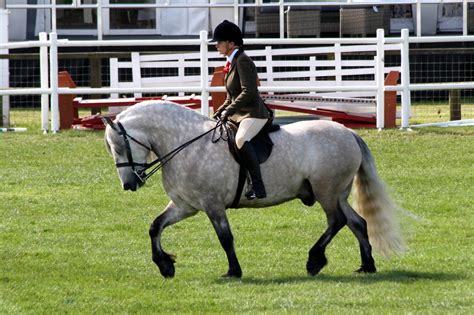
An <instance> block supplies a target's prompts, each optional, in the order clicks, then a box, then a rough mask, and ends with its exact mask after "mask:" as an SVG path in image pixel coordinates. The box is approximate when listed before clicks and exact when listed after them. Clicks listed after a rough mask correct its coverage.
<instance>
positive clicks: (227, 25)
mask: <svg viewBox="0 0 474 315" xmlns="http://www.w3.org/2000/svg"><path fill="white" fill-rule="evenodd" d="M212 41H216V42H217V43H216V48H217V51H218V52H219V53H221V54H222V55H224V56H226V57H227V63H226V66H225V68H224V73H225V87H226V89H227V98H226V100H225V101H224V103H223V104H222V105H221V106H220V107H219V108H218V109H217V110H216V112H215V113H214V116H213V117H214V118H217V119H220V120H222V121H226V120H227V119H229V120H231V121H232V122H234V123H236V124H237V125H238V129H237V134H236V136H235V142H236V145H237V148H238V149H239V153H240V156H241V158H242V160H243V163H244V165H245V167H246V169H247V170H248V172H249V174H250V178H251V180H252V188H251V189H250V190H249V191H248V192H247V193H246V194H245V196H246V197H247V198H248V199H254V198H255V197H256V198H265V197H266V196H267V193H266V191H265V186H264V184H263V181H262V175H261V173H260V163H259V161H258V158H257V153H256V151H255V148H254V147H253V145H252V143H251V142H250V140H252V138H253V137H255V136H256V135H257V134H258V133H259V132H260V130H262V128H263V127H264V126H265V125H266V123H267V122H268V120H269V118H270V113H269V110H268V109H267V107H266V106H265V104H264V103H263V100H262V99H261V97H260V95H259V93H258V89H257V80H258V77H257V69H256V67H255V64H254V63H253V61H252V60H251V59H250V58H249V56H247V55H246V54H245V53H244V47H243V36H242V32H241V30H240V28H239V27H238V26H237V25H235V24H234V23H231V22H229V21H227V20H225V21H224V22H222V23H220V24H219V25H217V26H216V28H215V30H214V33H213V38H212Z"/></svg>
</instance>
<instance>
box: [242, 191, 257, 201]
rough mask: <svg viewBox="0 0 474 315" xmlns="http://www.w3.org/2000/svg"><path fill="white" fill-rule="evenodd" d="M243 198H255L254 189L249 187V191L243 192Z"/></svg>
mask: <svg viewBox="0 0 474 315" xmlns="http://www.w3.org/2000/svg"><path fill="white" fill-rule="evenodd" d="M245 198H247V200H253V199H255V198H257V196H256V195H255V191H254V190H253V189H250V190H249V191H247V192H246V193H245Z"/></svg>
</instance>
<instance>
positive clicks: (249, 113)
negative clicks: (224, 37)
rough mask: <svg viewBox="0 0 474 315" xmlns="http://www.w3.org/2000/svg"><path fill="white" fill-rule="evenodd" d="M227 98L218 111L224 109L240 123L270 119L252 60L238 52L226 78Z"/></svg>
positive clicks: (232, 118) (231, 117) (233, 119)
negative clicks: (260, 92) (242, 121)
mask: <svg viewBox="0 0 474 315" xmlns="http://www.w3.org/2000/svg"><path fill="white" fill-rule="evenodd" d="M224 82H225V87H226V89H227V98H226V100H225V102H224V104H222V105H221V106H220V107H219V109H218V111H220V112H222V111H223V110H224V109H225V110H227V112H228V113H229V118H230V119H231V120H232V121H234V122H237V123H239V122H240V121H241V120H242V119H244V118H249V117H252V118H264V119H267V118H269V117H270V115H269V113H268V110H267V108H266V107H265V105H264V103H263V100H262V98H261V97H260V95H259V93H258V89H257V69H256V67H255V64H254V63H253V61H252V59H250V57H249V56H247V55H246V54H245V53H243V52H242V51H240V50H239V51H238V52H237V54H236V55H235V57H234V58H233V60H232V64H231V66H230V69H229V72H228V73H227V74H226V76H225V81H224Z"/></svg>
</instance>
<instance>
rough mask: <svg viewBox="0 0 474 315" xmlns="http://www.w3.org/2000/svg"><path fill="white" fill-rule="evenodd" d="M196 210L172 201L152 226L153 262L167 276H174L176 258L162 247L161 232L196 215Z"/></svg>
mask: <svg viewBox="0 0 474 315" xmlns="http://www.w3.org/2000/svg"><path fill="white" fill-rule="evenodd" d="M196 213H197V211H195V210H187V211H186V210H184V209H181V208H179V207H178V206H176V205H175V204H174V203H173V202H172V201H170V203H169V204H168V205H167V206H166V208H165V210H164V211H163V212H162V213H161V214H160V215H159V216H158V217H157V218H156V219H155V220H154V221H153V223H152V224H151V226H150V232H149V233H150V239H151V252H152V259H153V262H154V263H155V264H156V265H157V266H158V268H160V272H161V275H162V276H163V277H165V278H172V277H173V276H174V265H173V264H174V258H173V257H172V255H169V254H167V253H166V252H165V251H164V250H163V249H162V248H161V233H162V232H163V230H164V228H165V227H167V226H170V225H172V224H175V223H177V222H179V221H181V220H183V219H185V218H188V217H190V216H192V215H195V214H196Z"/></svg>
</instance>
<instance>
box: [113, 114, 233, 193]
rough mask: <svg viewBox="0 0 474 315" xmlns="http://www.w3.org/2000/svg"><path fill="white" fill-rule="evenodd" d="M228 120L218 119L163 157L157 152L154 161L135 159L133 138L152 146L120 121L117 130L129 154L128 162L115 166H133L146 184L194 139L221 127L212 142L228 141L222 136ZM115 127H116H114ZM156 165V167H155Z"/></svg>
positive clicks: (135, 140) (133, 171)
mask: <svg viewBox="0 0 474 315" xmlns="http://www.w3.org/2000/svg"><path fill="white" fill-rule="evenodd" d="M225 123H226V122H224V121H218V122H217V124H216V126H215V127H214V128H211V129H210V130H208V131H206V132H204V133H203V134H201V135H199V136H197V137H195V138H193V139H191V140H189V141H187V142H185V143H184V144H182V145H180V146H179V147H177V148H175V149H174V150H172V151H171V152H169V153H168V154H166V155H164V156H163V157H159V156H158V154H156V152H155V154H156V155H157V156H158V158H157V159H156V160H154V161H153V162H151V163H136V162H135V161H134V160H133V155H132V149H131V148H130V141H129V140H132V141H133V142H135V143H136V144H138V145H140V146H142V147H144V148H145V149H147V150H148V151H152V149H151V147H149V146H147V145H145V144H143V143H142V142H140V141H138V140H137V139H135V138H134V137H132V136H131V135H129V134H128V133H127V131H126V130H125V128H124V127H123V125H122V124H121V123H120V122H119V121H118V122H117V123H116V124H117V126H118V127H119V129H120V130H117V132H118V134H119V135H120V136H122V137H123V142H124V143H125V152H126V154H127V159H128V162H125V163H115V166H116V167H117V168H120V167H131V168H132V173H133V174H135V176H137V178H138V179H139V180H140V181H141V182H142V183H143V184H144V183H145V182H146V180H147V179H148V178H150V177H151V176H152V175H153V174H155V173H156V172H157V171H158V170H159V169H161V168H162V167H163V166H164V165H165V164H166V163H168V162H169V161H171V159H172V158H173V157H174V156H175V155H176V154H178V153H179V152H180V151H181V150H183V149H184V148H186V147H187V146H188V145H190V144H191V143H193V142H194V141H196V140H198V139H200V138H202V137H204V136H205V135H207V134H208V133H210V132H213V131H214V134H215V131H216V130H217V129H219V131H220V134H219V137H217V138H216V137H215V135H214V134H213V136H212V140H211V141H212V142H213V143H215V142H217V141H219V140H220V139H222V140H224V141H227V139H226V138H225V137H223V136H222V127H223V125H224V124H225ZM113 129H115V128H113ZM153 166H154V167H153ZM136 167H142V168H143V169H140V170H137V168H136ZM152 167H153V169H152V170H151V171H150V172H149V173H148V174H147V173H146V171H147V170H149V169H150V168H152Z"/></svg>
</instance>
